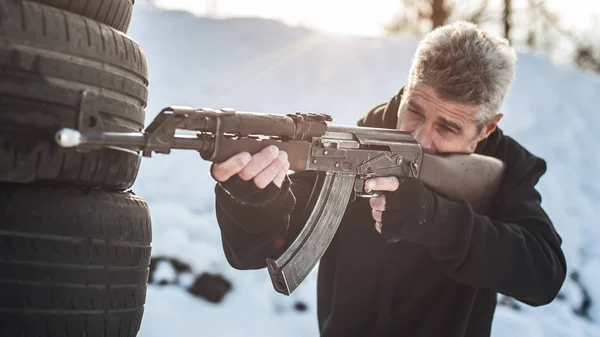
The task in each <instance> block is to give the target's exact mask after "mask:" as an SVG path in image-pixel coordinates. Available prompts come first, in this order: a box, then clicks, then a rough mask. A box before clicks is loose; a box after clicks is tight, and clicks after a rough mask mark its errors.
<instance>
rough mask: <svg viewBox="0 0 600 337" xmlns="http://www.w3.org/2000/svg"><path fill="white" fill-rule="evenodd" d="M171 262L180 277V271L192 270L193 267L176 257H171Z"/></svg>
mask: <svg viewBox="0 0 600 337" xmlns="http://www.w3.org/2000/svg"><path fill="white" fill-rule="evenodd" d="M169 262H171V265H172V266H173V268H174V269H175V271H177V274H178V275H177V276H178V277H179V273H185V272H191V271H192V267H190V265H189V264H187V263H185V262H182V261H180V260H178V259H176V258H170V259H169Z"/></svg>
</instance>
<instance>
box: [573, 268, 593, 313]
mask: <svg viewBox="0 0 600 337" xmlns="http://www.w3.org/2000/svg"><path fill="white" fill-rule="evenodd" d="M570 276H571V279H572V280H573V282H575V284H576V285H577V287H579V289H581V295H582V296H583V300H582V301H581V305H580V306H579V307H577V308H573V312H574V313H575V314H576V315H577V316H580V317H583V318H586V319H591V317H590V307H591V306H592V298H591V297H590V294H589V293H588V291H587V289H585V287H584V286H583V284H581V281H580V279H579V273H578V272H577V271H574V272H572V273H571V275H570Z"/></svg>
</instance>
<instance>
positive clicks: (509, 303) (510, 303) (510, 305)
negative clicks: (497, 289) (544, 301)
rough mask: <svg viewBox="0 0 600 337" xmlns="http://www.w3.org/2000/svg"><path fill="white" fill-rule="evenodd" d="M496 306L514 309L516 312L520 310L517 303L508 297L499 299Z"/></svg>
mask: <svg viewBox="0 0 600 337" xmlns="http://www.w3.org/2000/svg"><path fill="white" fill-rule="evenodd" d="M498 305H501V306H505V307H508V308H511V309H514V310H516V311H520V310H521V307H520V306H519V303H517V301H516V300H515V299H514V298H512V297H508V296H502V297H500V300H499V301H498Z"/></svg>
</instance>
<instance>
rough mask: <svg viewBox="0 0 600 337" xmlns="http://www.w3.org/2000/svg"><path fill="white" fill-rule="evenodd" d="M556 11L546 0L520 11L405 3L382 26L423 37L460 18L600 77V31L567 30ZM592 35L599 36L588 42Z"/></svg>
mask: <svg viewBox="0 0 600 337" xmlns="http://www.w3.org/2000/svg"><path fill="white" fill-rule="evenodd" d="M560 19H561V17H560V15H559V14H558V13H556V12H553V11H552V10H551V9H550V8H549V7H548V5H547V1H546V0H526V2H525V6H524V7H523V8H521V9H516V8H514V6H513V1H512V0H503V1H501V2H500V6H499V7H498V6H497V7H494V6H491V5H490V3H489V1H488V0H480V1H475V0H454V1H452V0H404V1H401V3H400V9H399V11H398V12H397V14H396V15H395V16H394V17H393V18H392V20H391V21H390V22H389V23H388V24H387V25H385V26H384V28H385V30H386V31H387V32H388V33H389V34H392V35H393V34H399V33H409V34H413V35H417V36H423V35H425V34H426V33H428V32H429V31H431V30H433V29H435V28H437V27H439V26H443V25H445V24H447V23H451V22H454V21H457V20H464V21H469V22H473V23H475V24H477V25H480V26H484V27H485V28H490V29H492V30H493V29H497V30H498V33H499V34H501V35H502V36H504V38H506V39H507V40H509V41H510V42H511V43H512V44H513V45H514V46H515V47H524V48H528V49H530V50H533V51H538V52H541V53H543V54H546V55H548V56H549V57H550V58H553V59H555V60H557V61H559V62H568V63H571V64H574V65H576V66H578V67H581V68H582V69H585V70H589V71H594V72H598V73H600V43H598V42H600V35H599V34H600V33H596V32H599V30H598V28H600V27H595V28H596V29H595V30H592V29H590V30H588V31H586V32H574V31H571V30H569V29H567V28H565V27H564V25H563V24H562V22H561V20H560ZM596 22H599V21H598V20H596ZM590 36H594V37H596V38H595V39H592V41H593V42H590Z"/></svg>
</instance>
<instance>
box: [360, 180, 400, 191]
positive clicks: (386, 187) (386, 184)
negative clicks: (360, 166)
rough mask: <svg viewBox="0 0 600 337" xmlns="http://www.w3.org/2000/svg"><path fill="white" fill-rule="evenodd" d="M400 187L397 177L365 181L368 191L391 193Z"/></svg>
mask: <svg viewBox="0 0 600 337" xmlns="http://www.w3.org/2000/svg"><path fill="white" fill-rule="evenodd" d="M398 187H400V182H399V181H398V178H396V177H376V178H371V179H367V181H365V190H366V191H390V192H393V191H395V190H397V189H398Z"/></svg>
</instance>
